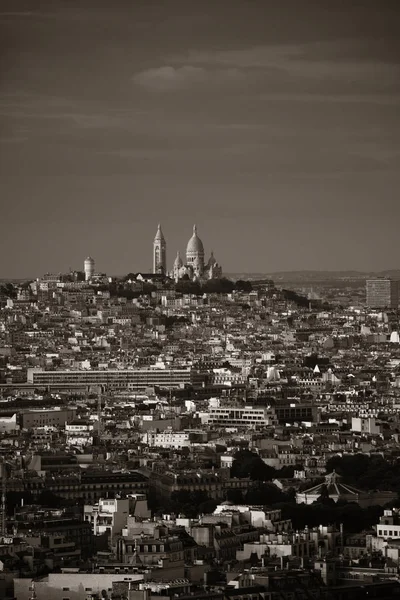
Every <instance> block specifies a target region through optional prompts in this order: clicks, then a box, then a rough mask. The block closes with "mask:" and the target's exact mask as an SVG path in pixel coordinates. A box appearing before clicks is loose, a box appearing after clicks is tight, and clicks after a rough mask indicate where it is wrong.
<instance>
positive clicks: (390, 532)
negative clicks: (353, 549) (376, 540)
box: [378, 529, 399, 537]
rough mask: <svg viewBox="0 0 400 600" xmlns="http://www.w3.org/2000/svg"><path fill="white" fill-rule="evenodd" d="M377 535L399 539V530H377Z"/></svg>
mask: <svg viewBox="0 0 400 600" xmlns="http://www.w3.org/2000/svg"><path fill="white" fill-rule="evenodd" d="M378 535H383V536H384V537H399V530H398V529H394V530H392V529H389V530H388V529H378Z"/></svg>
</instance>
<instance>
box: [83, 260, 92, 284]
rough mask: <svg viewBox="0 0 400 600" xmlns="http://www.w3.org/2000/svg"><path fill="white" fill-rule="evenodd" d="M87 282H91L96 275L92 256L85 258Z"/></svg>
mask: <svg viewBox="0 0 400 600" xmlns="http://www.w3.org/2000/svg"><path fill="white" fill-rule="evenodd" d="M84 271H85V280H86V281H89V279H91V278H92V277H93V275H94V260H93V258H92V257H91V256H88V257H87V258H85V263H84Z"/></svg>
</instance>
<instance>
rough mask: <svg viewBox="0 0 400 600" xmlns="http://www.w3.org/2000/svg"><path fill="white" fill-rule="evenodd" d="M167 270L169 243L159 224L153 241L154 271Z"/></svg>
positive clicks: (164, 272)
mask: <svg viewBox="0 0 400 600" xmlns="http://www.w3.org/2000/svg"><path fill="white" fill-rule="evenodd" d="M166 272H167V244H166V242H165V238H164V234H163V232H162V230H161V225H160V224H158V228H157V233H156V237H155V238H154V242H153V273H163V274H166Z"/></svg>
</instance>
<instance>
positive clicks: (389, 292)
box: [366, 277, 399, 308]
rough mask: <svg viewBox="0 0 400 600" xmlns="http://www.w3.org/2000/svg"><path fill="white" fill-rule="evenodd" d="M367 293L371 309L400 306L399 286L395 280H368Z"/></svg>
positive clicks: (380, 278) (368, 304)
mask: <svg viewBox="0 0 400 600" xmlns="http://www.w3.org/2000/svg"><path fill="white" fill-rule="evenodd" d="M366 292H367V306H368V307H370V308H397V307H398V305H399V284H398V281H394V280H393V279H389V278H387V277H379V278H376V279H367V282H366Z"/></svg>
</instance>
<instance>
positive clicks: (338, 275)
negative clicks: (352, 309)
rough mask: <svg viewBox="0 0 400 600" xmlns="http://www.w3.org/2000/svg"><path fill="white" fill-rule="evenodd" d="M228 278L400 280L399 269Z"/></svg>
mask: <svg viewBox="0 0 400 600" xmlns="http://www.w3.org/2000/svg"><path fill="white" fill-rule="evenodd" d="M227 277H229V278H230V279H272V280H273V281H276V282H282V281H291V282H296V281H298V282H312V281H315V282H317V281H338V280H342V281H343V280H365V279H368V278H370V277H391V278H392V279H398V280H400V270H399V269H391V270H387V271H311V270H310V271H276V272H273V273H229V274H227Z"/></svg>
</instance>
